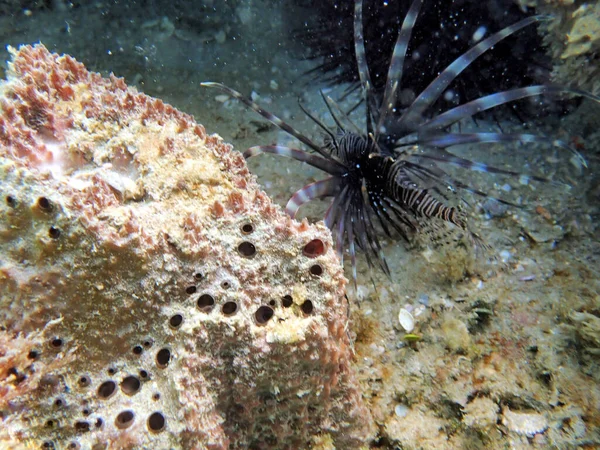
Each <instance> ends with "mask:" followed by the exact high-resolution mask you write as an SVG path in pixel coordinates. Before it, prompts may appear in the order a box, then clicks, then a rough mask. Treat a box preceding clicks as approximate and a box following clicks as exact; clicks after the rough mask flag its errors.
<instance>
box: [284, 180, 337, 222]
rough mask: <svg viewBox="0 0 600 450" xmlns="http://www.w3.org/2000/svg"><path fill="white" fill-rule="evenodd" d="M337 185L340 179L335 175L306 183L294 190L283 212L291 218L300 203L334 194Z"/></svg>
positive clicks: (296, 211)
mask: <svg viewBox="0 0 600 450" xmlns="http://www.w3.org/2000/svg"><path fill="white" fill-rule="evenodd" d="M339 186H340V180H339V178H337V177H328V178H325V179H324V180H320V181H315V182H314V183H311V184H307V185H306V186H304V187H303V188H302V189H300V190H298V191H296V193H295V194H294V195H292V197H291V198H290V199H289V200H288V202H287V205H285V212H286V213H287V214H288V215H289V216H290V217H291V218H292V219H293V218H295V217H296V214H297V213H298V210H299V209H300V207H301V206H302V205H304V204H306V203H308V202H310V201H311V200H314V199H316V198H323V197H330V196H332V195H334V194H335V193H336V192H337V191H338V190H339Z"/></svg>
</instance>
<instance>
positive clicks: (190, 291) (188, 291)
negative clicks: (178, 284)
mask: <svg viewBox="0 0 600 450" xmlns="http://www.w3.org/2000/svg"><path fill="white" fill-rule="evenodd" d="M185 293H186V294H188V295H192V294H195V293H196V286H188V287H186V288H185Z"/></svg>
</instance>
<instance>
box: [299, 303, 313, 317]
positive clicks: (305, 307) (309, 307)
mask: <svg viewBox="0 0 600 450" xmlns="http://www.w3.org/2000/svg"><path fill="white" fill-rule="evenodd" d="M300 308H301V309H302V312H303V313H304V314H312V312H313V311H314V309H315V307H314V305H313V302H311V301H310V300H305V301H304V303H302V305H301V306H300Z"/></svg>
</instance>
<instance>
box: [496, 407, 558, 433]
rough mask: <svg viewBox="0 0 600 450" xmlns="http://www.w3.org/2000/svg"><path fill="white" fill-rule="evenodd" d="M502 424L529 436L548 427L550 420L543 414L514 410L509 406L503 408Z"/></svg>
mask: <svg viewBox="0 0 600 450" xmlns="http://www.w3.org/2000/svg"><path fill="white" fill-rule="evenodd" d="M502 424H503V425H504V426H505V427H506V428H508V429H509V430H510V431H514V432H515V433H517V434H522V435H525V436H529V437H532V436H535V435H536V434H538V433H543V432H544V431H546V430H547V429H548V420H547V419H546V417H544V416H543V415H542V414H538V413H520V412H513V411H511V410H510V409H508V408H504V409H503V410H502Z"/></svg>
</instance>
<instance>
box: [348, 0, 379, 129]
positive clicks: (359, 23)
mask: <svg viewBox="0 0 600 450" xmlns="http://www.w3.org/2000/svg"><path fill="white" fill-rule="evenodd" d="M354 53H355V56H356V66H357V70H358V76H359V79H360V85H361V86H362V93H363V95H364V99H365V102H366V108H367V134H371V133H372V132H373V124H372V121H373V122H377V119H378V118H377V117H374V115H376V114H377V113H378V107H377V99H376V98H375V96H374V95H373V82H372V81H371V75H370V74H369V65H368V63H367V55H366V50H365V37H364V34H363V2H362V0H356V2H355V3H354ZM372 119H373V120H372Z"/></svg>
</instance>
